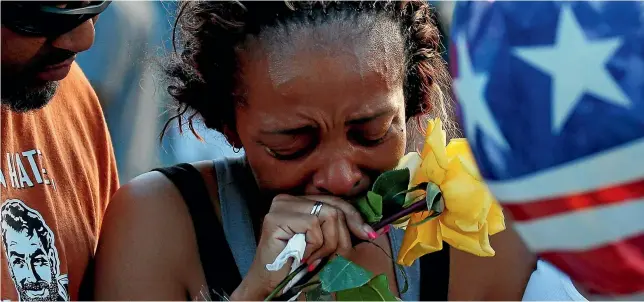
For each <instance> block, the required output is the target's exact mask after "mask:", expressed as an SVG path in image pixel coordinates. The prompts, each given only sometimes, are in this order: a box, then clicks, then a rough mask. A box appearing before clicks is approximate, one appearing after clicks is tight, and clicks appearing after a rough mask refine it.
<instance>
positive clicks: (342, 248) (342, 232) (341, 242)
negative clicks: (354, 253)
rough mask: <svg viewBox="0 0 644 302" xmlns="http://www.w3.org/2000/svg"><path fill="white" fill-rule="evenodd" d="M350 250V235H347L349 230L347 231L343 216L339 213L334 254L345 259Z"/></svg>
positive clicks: (351, 247) (351, 246)
mask: <svg viewBox="0 0 644 302" xmlns="http://www.w3.org/2000/svg"><path fill="white" fill-rule="evenodd" d="M352 249H353V245H352V244H351V234H350V233H349V229H347V222H346V219H345V216H344V214H342V213H341V214H340V215H338V249H337V251H336V253H338V254H340V255H341V256H343V257H347V256H348V255H349V253H351V250H352Z"/></svg>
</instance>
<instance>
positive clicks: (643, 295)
mask: <svg viewBox="0 0 644 302" xmlns="http://www.w3.org/2000/svg"><path fill="white" fill-rule="evenodd" d="M589 300H592V301H644V292H639V293H636V294H632V295H617V296H603V295H602V296H599V295H592V296H590V299H589Z"/></svg>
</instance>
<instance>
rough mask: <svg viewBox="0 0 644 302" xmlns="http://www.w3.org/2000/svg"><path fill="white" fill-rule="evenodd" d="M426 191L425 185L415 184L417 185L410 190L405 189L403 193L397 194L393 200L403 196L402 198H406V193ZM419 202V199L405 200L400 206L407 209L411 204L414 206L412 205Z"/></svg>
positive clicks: (424, 183)
mask: <svg viewBox="0 0 644 302" xmlns="http://www.w3.org/2000/svg"><path fill="white" fill-rule="evenodd" d="M426 189H427V183H426V182H422V183H419V184H417V185H415V186H413V187H411V188H409V189H407V190H405V191H401V192H398V193H397V194H396V195H395V196H394V198H398V195H405V196H404V198H406V197H407V193H411V192H414V191H425V190H426ZM421 196H422V195H421ZM420 200H421V198H416V199H413V200H406V199H405V202H404V204H403V205H402V206H403V208H406V207H409V206H410V205H412V204H414V203H416V202H417V201H420Z"/></svg>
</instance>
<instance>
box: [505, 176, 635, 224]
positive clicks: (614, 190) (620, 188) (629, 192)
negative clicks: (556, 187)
mask: <svg viewBox="0 0 644 302" xmlns="http://www.w3.org/2000/svg"><path fill="white" fill-rule="evenodd" d="M637 198H644V178H642V179H640V180H638V181H635V182H631V183H628V184H623V185H617V186H613V187H608V188H603V189H600V190H596V191H591V192H587V193H580V194H570V195H568V196H562V197H555V198H549V199H544V200H538V201H532V202H530V203H526V204H515V203H510V204H507V203H504V204H503V208H504V209H505V210H507V211H509V212H510V213H511V214H512V218H513V219H514V220H515V221H527V220H531V219H538V218H544V217H548V216H553V215H558V214H563V213H568V212H577V211H581V210H585V209H588V208H592V207H596V206H601V205H608V204H614V203H619V202H627V201H629V200H631V201H632V200H634V199H637Z"/></svg>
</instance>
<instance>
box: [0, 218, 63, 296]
mask: <svg viewBox="0 0 644 302" xmlns="http://www.w3.org/2000/svg"><path fill="white" fill-rule="evenodd" d="M5 241H6V244H7V245H6V247H7V255H8V260H9V269H11V272H12V274H13V277H14V279H15V280H14V281H15V283H16V286H17V287H18V292H19V294H20V300H21V301H53V300H57V294H58V287H57V286H58V285H57V283H56V271H55V268H54V267H53V265H52V264H53V262H52V260H53V259H52V257H55V256H54V255H51V253H50V252H51V250H49V251H48V250H45V248H44V246H43V245H42V243H41V242H40V240H39V238H38V236H37V235H36V234H35V233H34V234H33V236H29V235H28V234H27V232H26V231H23V232H16V231H15V230H13V229H12V228H8V229H7V230H6V233H5Z"/></svg>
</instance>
